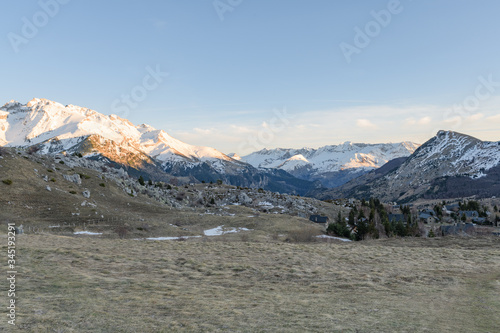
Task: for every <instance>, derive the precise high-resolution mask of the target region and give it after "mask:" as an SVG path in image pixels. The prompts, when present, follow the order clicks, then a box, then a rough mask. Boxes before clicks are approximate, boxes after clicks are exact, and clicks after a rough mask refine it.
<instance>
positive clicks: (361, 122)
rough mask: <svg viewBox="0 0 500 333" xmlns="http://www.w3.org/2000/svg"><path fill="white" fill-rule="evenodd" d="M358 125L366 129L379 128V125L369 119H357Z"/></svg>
mask: <svg viewBox="0 0 500 333" xmlns="http://www.w3.org/2000/svg"><path fill="white" fill-rule="evenodd" d="M356 126H358V127H360V128H365V129H377V128H378V126H377V125H375V124H374V123H372V122H371V121H370V120H368V119H357V120H356Z"/></svg>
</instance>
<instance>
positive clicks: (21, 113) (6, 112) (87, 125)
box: [0, 98, 231, 163]
mask: <svg viewBox="0 0 500 333" xmlns="http://www.w3.org/2000/svg"><path fill="white" fill-rule="evenodd" d="M95 135H97V136H99V137H102V138H103V139H105V140H112V141H113V142H115V143H116V144H117V145H118V146H122V147H123V149H124V151H129V150H128V149H129V148H128V147H135V148H134V149H137V150H139V151H141V152H143V153H146V154H148V155H149V156H152V157H157V158H158V159H159V160H160V161H163V162H167V161H186V162H190V163H193V162H201V161H216V160H224V161H229V160H231V159H230V158H229V157H227V156H226V155H224V154H222V153H221V152H218V151H217V150H215V149H213V148H209V147H199V146H192V145H189V144H186V143H184V142H182V141H180V140H177V139H175V138H173V137H171V136H170V135H168V134H167V133H166V132H164V131H162V130H157V129H155V128H154V127H152V126H150V125H146V124H142V125H139V126H135V125H134V124H132V123H131V122H130V121H128V120H127V119H123V118H120V117H118V116H117V115H110V116H106V115H103V114H101V113H98V112H97V111H94V110H91V109H88V108H83V107H79V106H75V105H71V104H70V105H66V106H64V105H62V104H60V103H57V102H53V101H50V100H47V99H43V98H34V99H32V100H31V101H29V102H28V103H26V104H25V105H23V104H21V103H18V102H15V101H11V102H9V103H6V104H5V105H4V106H3V107H2V108H1V109H0V145H7V146H30V145H34V144H42V145H47V144H49V141H51V140H53V139H57V141H58V142H60V146H58V147H59V148H58V149H62V150H69V149H72V147H73V146H74V145H76V144H79V143H80V142H81V141H82V140H84V139H85V138H88V137H90V136H95ZM53 148H54V147H53ZM48 151H49V150H48Z"/></svg>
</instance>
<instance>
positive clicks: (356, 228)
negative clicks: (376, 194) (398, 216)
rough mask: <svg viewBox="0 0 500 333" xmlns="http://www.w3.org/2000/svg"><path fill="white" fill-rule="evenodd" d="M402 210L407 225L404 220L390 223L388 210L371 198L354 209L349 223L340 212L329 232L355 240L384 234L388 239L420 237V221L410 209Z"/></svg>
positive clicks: (378, 201)
mask: <svg viewBox="0 0 500 333" xmlns="http://www.w3.org/2000/svg"><path fill="white" fill-rule="evenodd" d="M400 208H401V211H402V214H403V215H404V217H405V221H406V223H404V222H403V221H402V220H398V221H396V220H393V221H390V220H389V214H388V212H387V209H386V208H385V206H384V205H383V204H382V203H381V202H380V200H379V199H377V198H371V199H370V200H369V201H368V202H367V201H366V200H362V201H361V203H360V204H358V205H354V206H353V207H352V209H351V211H350V212H349V217H348V219H347V222H346V221H345V219H344V218H342V214H341V213H340V211H339V213H338V215H337V219H336V221H335V223H330V224H329V225H328V229H327V231H328V233H330V234H333V235H336V236H339V237H349V238H351V239H353V240H363V239H366V238H379V237H380V236H381V235H383V234H385V235H386V236H387V237H395V236H399V237H406V236H420V230H419V227H418V221H417V219H416V218H415V217H414V216H413V215H412V213H411V210H410V208H409V207H408V206H401V207H400ZM351 230H352V231H351Z"/></svg>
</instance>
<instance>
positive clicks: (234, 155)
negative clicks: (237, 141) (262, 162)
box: [227, 153, 241, 161]
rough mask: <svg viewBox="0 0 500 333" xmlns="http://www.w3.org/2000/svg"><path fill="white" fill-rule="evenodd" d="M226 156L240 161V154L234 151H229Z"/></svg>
mask: <svg viewBox="0 0 500 333" xmlns="http://www.w3.org/2000/svg"><path fill="white" fill-rule="evenodd" d="M227 156H228V157H231V158H232V159H233V160H236V161H241V156H240V155H238V154H236V153H229V154H227Z"/></svg>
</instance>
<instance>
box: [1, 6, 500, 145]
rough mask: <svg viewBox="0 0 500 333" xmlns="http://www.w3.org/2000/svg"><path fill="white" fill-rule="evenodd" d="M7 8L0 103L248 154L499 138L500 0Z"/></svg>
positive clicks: (2, 21)
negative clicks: (39, 103) (52, 107)
mask: <svg viewBox="0 0 500 333" xmlns="http://www.w3.org/2000/svg"><path fill="white" fill-rule="evenodd" d="M55 4H56V5H55ZM2 9H3V10H2V14H3V15H2V20H1V21H0V36H1V38H0V48H1V60H2V61H1V62H0V69H1V71H0V73H1V80H0V104H3V103H5V102H7V101H9V100H11V99H15V100H18V101H20V102H27V101H29V100H30V99H32V98H33V97H39V98H47V99H51V100H54V101H57V102H60V103H62V104H75V105H79V106H84V107H89V108H92V109H95V110H97V111H99V112H101V113H104V114H111V113H115V114H118V115H120V116H122V117H124V118H127V119H129V120H130V121H132V122H133V123H135V124H141V123H147V124H150V125H152V126H154V127H156V128H161V129H164V130H166V131H167V132H168V133H169V134H171V135H172V136H174V137H176V138H178V139H180V140H183V141H185V142H187V143H190V144H195V145H207V146H212V147H215V148H217V149H219V150H221V151H223V152H225V153H230V152H237V153H238V154H246V153H249V152H251V151H254V150H257V149H261V148H264V147H267V148H274V147H296V148H301V147H304V146H308V147H319V146H322V145H327V144H339V143H341V142H344V141H354V142H369V143H376V142H399V141H405V140H408V141H415V142H419V143H423V142H424V141H426V140H427V139H429V138H430V137H432V136H433V135H434V134H435V133H436V132H437V130H439V129H448V130H456V131H459V132H463V133H466V134H470V135H473V136H476V137H478V138H480V139H484V140H494V141H498V140H500V43H499V36H500V19H499V14H500V2H499V1H498V0H482V1H472V0H469V1H465V0H441V1H438V0H414V1H411V0H400V1H397V0H390V1H389V0H369V1H368V0H365V1H351V0H342V1H341V0H338V1H332V0H315V1H311V0H274V1H270V0H216V1H213V0H196V1H193V0H192V1H180V0H175V1H174V0H161V1H160V0H158V1H130V0H106V1H103V0H101V1H95V0H85V1H83V0H64V1H63V0H41V1H8V2H4V3H2ZM155 72H156V73H155ZM151 73H153V74H154V75H152V74H151ZM166 73H168V75H166ZM497 82H498V83H497Z"/></svg>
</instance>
